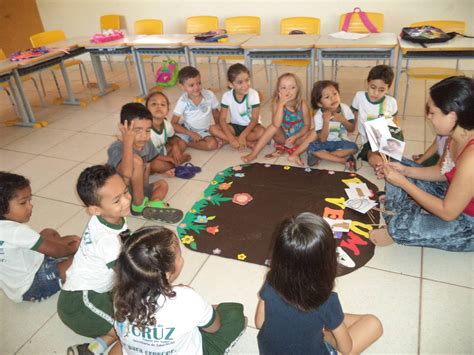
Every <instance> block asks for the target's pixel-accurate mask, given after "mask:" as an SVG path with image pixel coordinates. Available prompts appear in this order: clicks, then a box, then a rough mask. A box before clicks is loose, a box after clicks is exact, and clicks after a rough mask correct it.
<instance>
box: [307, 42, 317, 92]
mask: <svg viewBox="0 0 474 355" xmlns="http://www.w3.org/2000/svg"><path fill="white" fill-rule="evenodd" d="M315 52H316V50H315V49H314V48H312V49H311V59H310V61H311V73H310V75H311V80H310V84H311V87H310V88H308V89H309V90H311V88H312V87H313V84H314V78H315V75H316V55H315ZM306 94H308V93H306ZM308 96H309V95H308Z"/></svg>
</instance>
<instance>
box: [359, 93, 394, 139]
mask: <svg viewBox="0 0 474 355" xmlns="http://www.w3.org/2000/svg"><path fill="white" fill-rule="evenodd" d="M351 109H352V110H353V111H356V112H358V113H359V116H358V125H357V127H358V130H359V133H360V135H361V137H362V143H364V144H365V143H367V142H368V139H367V133H366V132H365V127H364V123H365V122H367V121H371V120H374V119H376V118H378V117H380V116H384V117H385V118H386V119H387V120H388V122H387V123H388V125H389V126H393V125H394V123H393V117H395V116H396V115H397V113H398V106H397V100H395V98H393V97H392V96H389V95H385V96H384V97H382V98H381V99H380V100H379V101H377V102H372V101H370V99H369V96H368V95H367V92H365V91H358V92H357V93H356V94H355V96H354V100H353V101H352V106H351ZM395 127H396V125H395Z"/></svg>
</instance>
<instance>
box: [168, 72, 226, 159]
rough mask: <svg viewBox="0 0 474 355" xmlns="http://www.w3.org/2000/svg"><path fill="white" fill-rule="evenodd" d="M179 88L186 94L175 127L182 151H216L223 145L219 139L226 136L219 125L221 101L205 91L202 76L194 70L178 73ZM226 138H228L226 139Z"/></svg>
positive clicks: (177, 111)
mask: <svg viewBox="0 0 474 355" xmlns="http://www.w3.org/2000/svg"><path fill="white" fill-rule="evenodd" d="M178 80H179V86H180V87H181V89H182V90H184V91H185V92H184V93H183V94H182V95H181V97H180V98H179V100H178V102H177V103H176V107H175V108H174V111H173V118H172V119H171V123H172V125H173V128H174V130H175V133H176V136H178V137H179V138H180V141H179V143H178V144H179V145H180V148H181V151H184V149H185V148H186V147H187V146H189V147H191V148H195V149H199V150H215V149H217V148H220V147H221V146H222V144H223V142H222V139H221V138H218V137H219V136H222V135H224V132H222V129H221V128H220V127H219V125H218V124H212V122H211V120H212V119H213V118H214V122H219V101H217V98H216V96H215V95H214V93H213V92H212V91H210V90H206V89H203V88H202V84H201V74H200V73H199V71H198V70H197V69H196V68H194V67H191V66H188V67H184V68H182V69H181V70H180V71H179V73H178ZM224 136H225V135H224Z"/></svg>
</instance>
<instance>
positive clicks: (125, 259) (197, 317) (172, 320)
mask: <svg viewBox="0 0 474 355" xmlns="http://www.w3.org/2000/svg"><path fill="white" fill-rule="evenodd" d="M122 238H123V240H124V247H123V250H122V252H121V253H120V257H119V259H118V263H117V281H116V284H115V289H114V306H115V319H116V321H115V329H116V331H117V335H118V337H119V339H120V342H118V343H117V344H116V345H115V346H114V348H113V349H112V352H111V353H115V351H117V350H120V348H121V351H122V352H121V353H123V354H129V355H135V354H224V353H227V351H228V349H229V348H231V347H232V346H233V345H234V344H235V342H236V340H237V339H238V338H239V336H240V335H241V334H242V333H243V331H244V330H245V327H246V324H245V321H246V319H245V317H244V313H243V306H242V305H241V304H239V303H221V304H219V305H217V306H211V305H210V304H209V303H207V302H206V301H205V300H204V299H203V298H202V297H201V296H199V295H198V294H197V293H196V291H194V290H193V289H192V288H191V287H188V286H185V285H176V286H173V285H172V283H173V282H174V281H175V280H176V279H177V278H178V276H179V275H180V273H181V270H182V268H183V263H184V260H183V256H182V254H181V248H180V242H179V240H178V238H177V237H176V235H175V234H174V233H173V232H172V231H171V230H169V229H167V228H163V227H159V226H153V227H143V228H140V229H139V230H137V231H136V232H134V233H133V234H130V235H128V236H127V235H125V233H123V234H122ZM150 334H153V335H152V336H150ZM117 348H119V349H117ZM118 353H120V352H118Z"/></svg>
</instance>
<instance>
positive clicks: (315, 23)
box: [269, 17, 321, 93]
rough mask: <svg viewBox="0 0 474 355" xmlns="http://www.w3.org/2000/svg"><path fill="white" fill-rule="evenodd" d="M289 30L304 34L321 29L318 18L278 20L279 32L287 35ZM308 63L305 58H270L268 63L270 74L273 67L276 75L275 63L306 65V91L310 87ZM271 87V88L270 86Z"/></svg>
mask: <svg viewBox="0 0 474 355" xmlns="http://www.w3.org/2000/svg"><path fill="white" fill-rule="evenodd" d="M291 31H303V32H304V33H306V34H311V35H312V34H316V35H317V34H319V33H320V31H321V21H320V19H319V18H315V17H287V18H284V19H282V20H281V21H280V34H282V35H287V34H289V33H290V32H291ZM310 64H311V62H310V61H309V60H306V59H276V60H272V64H271V65H270V74H269V75H272V69H273V67H275V71H276V73H277V76H278V70H277V67H276V66H277V65H286V66H291V67H306V92H307V93H308V88H309V87H310V85H311V84H310V82H311V80H314V78H310V73H309V69H310ZM270 89H271V88H270Z"/></svg>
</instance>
